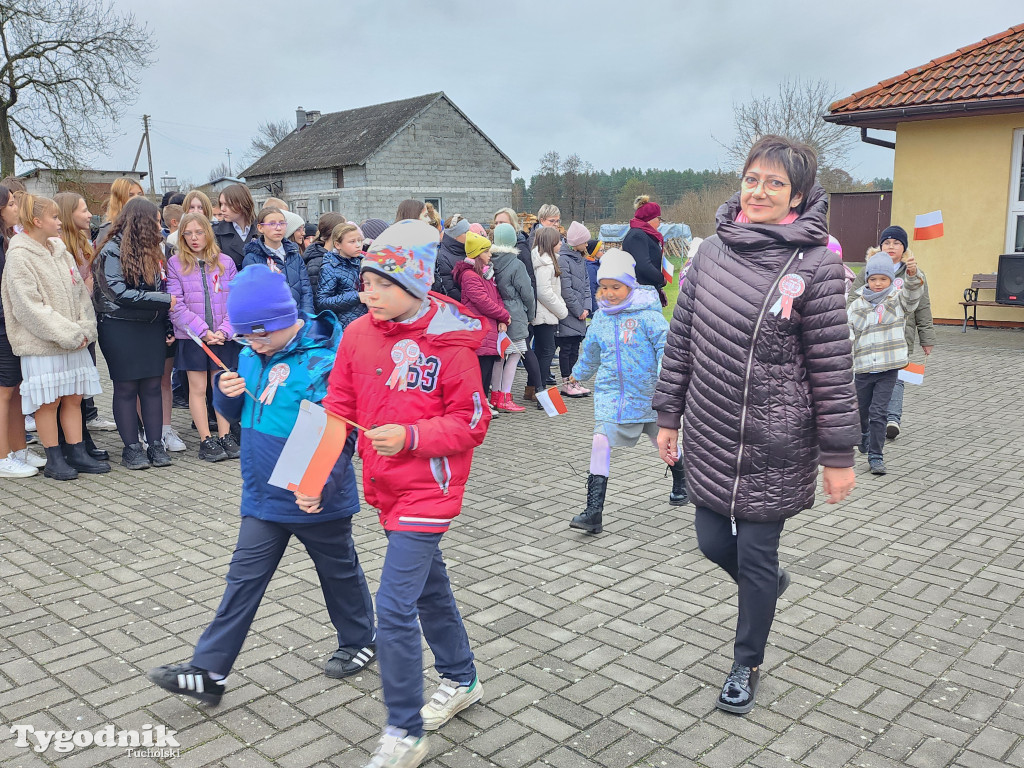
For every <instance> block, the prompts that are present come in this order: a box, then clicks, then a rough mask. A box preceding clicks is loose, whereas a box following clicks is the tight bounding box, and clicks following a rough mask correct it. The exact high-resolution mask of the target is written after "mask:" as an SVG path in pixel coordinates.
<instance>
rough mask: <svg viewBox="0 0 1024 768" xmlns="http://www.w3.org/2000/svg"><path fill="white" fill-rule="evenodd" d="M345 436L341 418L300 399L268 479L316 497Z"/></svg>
mask: <svg viewBox="0 0 1024 768" xmlns="http://www.w3.org/2000/svg"><path fill="white" fill-rule="evenodd" d="M346 436H347V431H346V429H345V425H344V423H343V420H342V419H341V418H339V417H337V416H335V415H334V414H331V413H328V412H327V411H325V410H324V409H323V408H322V407H321V406H319V405H317V404H315V403H312V402H310V401H309V400H303V401H302V403H301V404H300V405H299V415H298V416H297V417H296V419H295V426H293V427H292V431H291V434H289V435H288V440H287V441H286V442H285V444H284V448H282V449H281V455H280V456H279V457H278V459H277V464H276V465H275V466H274V471H273V472H272V473H271V475H270V479H269V480H268V481H267V482H269V483H270V485H273V486H276V487H278V488H284V489H285V490H288V491H298V492H299V493H301V494H303V495H304V496H319V495H320V494H321V493H323V490H324V486H325V485H326V484H327V479H328V478H329V477H330V475H331V470H332V469H334V465H335V464H337V463H338V459H339V458H340V456H341V452H342V451H343V450H344V449H345V438H346Z"/></svg>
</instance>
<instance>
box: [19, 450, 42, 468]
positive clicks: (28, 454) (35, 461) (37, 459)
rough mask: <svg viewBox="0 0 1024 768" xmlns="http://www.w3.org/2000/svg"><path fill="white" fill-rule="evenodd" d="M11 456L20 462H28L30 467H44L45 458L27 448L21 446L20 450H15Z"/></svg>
mask: <svg viewBox="0 0 1024 768" xmlns="http://www.w3.org/2000/svg"><path fill="white" fill-rule="evenodd" d="M11 456H12V457H13V458H15V459H17V460H18V461H20V462H21V463H22V464H28V465H29V466H30V467H45V466H46V459H45V458H43V457H42V456H40V455H39V454H38V453H33V452H32V450H31V449H29V448H22V449H21V450H20V451H15V452H14V453H12V454H11Z"/></svg>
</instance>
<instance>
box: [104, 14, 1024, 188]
mask: <svg viewBox="0 0 1024 768" xmlns="http://www.w3.org/2000/svg"><path fill="white" fill-rule="evenodd" d="M115 2H116V5H117V6H118V7H119V8H124V9H125V10H131V11H132V12H133V13H135V14H136V16H137V18H138V19H140V20H141V21H143V22H146V23H148V24H149V26H150V28H151V29H152V30H153V31H154V33H155V38H156V40H157V42H158V49H157V51H156V54H155V58H156V61H155V63H154V64H153V65H152V66H151V67H150V68H149V69H147V70H146V71H145V72H143V73H141V74H140V80H141V85H140V88H139V98H138V101H137V102H136V103H135V104H134V105H133V106H132V107H130V108H129V109H128V111H127V113H126V115H125V117H124V119H123V120H122V122H121V123H120V124H119V131H120V132H122V133H123V135H122V136H121V137H120V138H118V139H117V140H115V141H114V142H113V144H112V147H111V155H110V157H109V158H104V159H100V160H99V161H98V162H97V165H100V166H104V167H106V166H110V167H112V168H113V167H116V168H118V169H127V168H130V167H131V164H132V160H133V159H134V156H135V150H136V148H137V146H138V142H139V136H140V133H141V116H142V114H143V113H146V114H149V115H151V116H152V140H153V164H154V170H155V172H156V176H157V177H158V180H157V187H158V188H159V177H160V176H161V175H162V174H163V173H164V171H169V172H170V173H171V174H172V175H176V176H178V177H179V178H191V179H193V180H194V181H196V182H200V183H201V182H204V181H206V179H207V176H208V173H209V171H210V169H211V168H213V167H214V166H216V165H217V164H218V163H220V162H223V161H226V160H227V155H226V152H225V150H227V149H230V150H231V153H232V155H231V158H232V166H233V170H234V171H235V172H236V173H237V172H238V171H240V170H241V169H242V168H243V167H244V163H243V159H244V155H245V152H246V150H247V147H248V145H249V140H250V138H251V137H252V135H253V134H254V133H255V130H256V126H257V125H258V124H259V123H260V122H261V121H263V120H279V119H282V118H288V119H290V120H294V116H295V108H296V106H302V107H304V108H306V109H319V110H320V111H321V112H324V113H326V112H336V111H341V110H344V109H350V108H353V107H360V106H365V105H368V104H375V103H379V102H384V101H392V100H395V99H402V98H408V97H411V96H417V95H421V94H424V93H430V92H434V91H444V92H445V93H447V94H448V96H449V97H450V98H451V99H452V100H453V101H454V102H455V103H456V104H457V105H458V106H459V107H460V108H461V109H462V110H463V111H464V112H465V113H466V114H467V115H468V116H469V117H470V119H471V120H473V121H474V122H475V123H476V124H477V125H478V126H479V127H480V128H481V129H482V130H483V131H484V132H485V133H486V134H487V135H488V136H490V137H491V139H492V140H493V141H494V142H495V143H496V144H497V145H498V146H499V147H501V149H502V150H503V151H504V152H505V153H506V154H507V155H508V156H509V157H511V158H512V160H513V161H514V162H515V163H516V164H517V165H518V166H519V167H520V168H521V169H522V171H521V172H522V174H523V175H524V176H526V177H527V178H529V176H530V174H531V173H533V172H534V171H535V170H536V167H537V165H538V160H539V158H540V156H541V155H542V154H544V153H545V152H547V151H548V150H555V151H557V152H559V153H560V154H562V156H566V155H569V154H571V153H573V152H576V153H578V154H579V155H580V156H581V157H582V158H583V159H584V160H587V161H590V162H591V163H592V164H593V165H594V167H595V168H599V169H611V168H613V167H623V166H639V167H641V168H647V167H656V168H677V169H684V168H695V169H703V168H714V167H718V166H719V165H720V164H724V162H725V155H724V152H723V150H722V148H721V147H720V146H719V144H718V143H716V141H715V139H716V138H717V139H720V140H722V141H723V142H726V143H727V142H728V141H729V140H730V139H731V137H732V132H733V129H732V105H733V104H734V103H735V102H742V101H745V100H748V99H750V98H751V96H752V95H760V94H762V93H765V92H771V91H774V90H775V89H776V87H777V85H778V83H779V82H780V81H781V80H782V79H783V78H785V77H796V76H801V77H805V78H811V79H815V78H825V79H828V80H830V81H832V82H834V83H835V87H836V92H837V93H838V94H839V95H840V96H847V95H849V94H851V93H853V92H854V91H857V90H860V89H862V88H866V87H868V86H871V85H874V84H875V83H877V82H878V81H880V80H883V79H885V78H888V77H891V76H894V75H896V74H899V73H901V72H903V71H904V70H906V69H909V68H911V67H915V66H919V65H921V64H924V63H926V62H927V61H929V60H931V59H933V58H936V57H939V56H943V55H945V54H947V53H950V52H952V51H954V50H955V49H956V48H958V47H961V46H965V45H970V44H971V43H974V42H977V41H979V40H981V39H982V38H984V37H986V36H988V35H993V34H996V33H999V32H1002V31H1003V30H1005V29H1007V28H1008V27H1011V26H1013V25H1014V24H1017V23H1020V22H1022V21H1024V6H1022V4H1021V2H1020V0H983V1H982V2H971V3H965V2H962V0H957V1H956V2H953V1H952V0H932V1H931V2H917V1H916V0H915V1H907V2H903V1H899V2H893V0H859V2H856V3H846V2H844V3H830V2H821V0H816V2H782V1H776V2H756V3H755V2H746V1H745V0H744V1H742V2H739V1H736V2H733V1H732V0H709V1H707V2H696V1H691V2H668V1H664V0H647V1H646V2H643V3H638V2H632V1H630V0H626V1H624V2H615V1H613V0H576V1H575V2H562V1H561V0H544V1H542V2H537V1H535V0H516V1H515V2H506V3H496V2H487V1H485V0H435V1H434V2H429V1H428V2H395V1H394V0H370V1H367V0H341V1H335V0H319V1H316V0H289V2H280V0H277V1H275V2H265V1H264V0H215V1H213V2H211V1H209V0H203V1H202V2H196V1H195V0H183V1H181V2H154V0H115ZM883 136H887V135H885V134H883ZM892 156H893V153H892V151H891V150H888V149H884V148H881V147H873V146H869V145H863V144H858V146H857V149H856V150H855V151H854V153H853V159H852V165H853V167H851V168H849V170H850V171H851V172H852V173H853V175H854V176H855V177H859V178H865V179H870V178H873V177H876V176H891V175H892ZM144 163H145V153H143V156H142V159H141V163H140V167H143V168H144Z"/></svg>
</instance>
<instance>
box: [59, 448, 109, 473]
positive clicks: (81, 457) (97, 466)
mask: <svg viewBox="0 0 1024 768" xmlns="http://www.w3.org/2000/svg"><path fill="white" fill-rule="evenodd" d="M64 458H65V459H67V462H68V464H69V465H71V466H72V467H73V468H74V469H76V470H78V471H79V472H83V473H85V474H87V475H103V474H106V473H107V472H109V471H110V465H109V464H107V462H105V461H97V460H96V459H94V458H93V457H92V456H90V455H89V451H88V450H87V449H86V447H85V441H84V440H83V441H82V442H80V443H75V444H74V445H72V444H71V443H68V444H67V445H65V446H64Z"/></svg>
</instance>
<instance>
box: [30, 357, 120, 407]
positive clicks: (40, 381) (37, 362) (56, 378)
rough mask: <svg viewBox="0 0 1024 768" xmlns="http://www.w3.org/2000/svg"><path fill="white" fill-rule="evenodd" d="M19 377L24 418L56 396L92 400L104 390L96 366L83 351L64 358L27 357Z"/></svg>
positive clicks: (53, 399)
mask: <svg viewBox="0 0 1024 768" xmlns="http://www.w3.org/2000/svg"><path fill="white" fill-rule="evenodd" d="M21 376H22V382H21V412H22V413H24V414H25V415H26V416H27V415H29V414H33V413H35V412H36V411H38V410H39V409H40V408H41V407H42V406H44V405H46V404H47V403H52V402H54V401H55V400H56V399H57V398H58V397H64V396H65V395H81V396H82V397H92V396H93V395H98V394H100V392H102V391H103V389H102V388H101V387H100V375H99V372H98V371H97V370H96V363H94V362H93V361H92V356H91V355H90V354H89V350H88V349H85V348H82V349H76V350H75V351H74V352H68V353H66V354H63V355H26V356H24V357H22V358H21Z"/></svg>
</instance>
